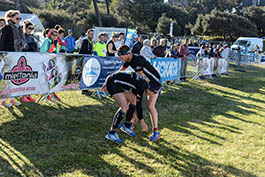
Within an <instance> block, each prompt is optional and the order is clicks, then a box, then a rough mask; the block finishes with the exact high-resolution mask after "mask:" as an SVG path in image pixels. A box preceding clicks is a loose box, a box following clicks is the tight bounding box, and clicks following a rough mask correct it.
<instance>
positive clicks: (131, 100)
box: [124, 93, 136, 128]
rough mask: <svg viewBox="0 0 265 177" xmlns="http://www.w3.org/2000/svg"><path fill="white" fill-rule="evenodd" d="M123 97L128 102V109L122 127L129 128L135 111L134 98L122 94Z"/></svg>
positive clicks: (133, 96) (130, 94)
mask: <svg viewBox="0 0 265 177" xmlns="http://www.w3.org/2000/svg"><path fill="white" fill-rule="evenodd" d="M124 95H125V97H126V99H127V101H128V102H129V108H128V111H127V112H126V122H125V123H124V125H125V126H126V127H127V128H129V127H130V126H131V121H132V118H133V115H134V113H135V109H136V106H135V105H136V96H135V95H134V94H133V93H124Z"/></svg>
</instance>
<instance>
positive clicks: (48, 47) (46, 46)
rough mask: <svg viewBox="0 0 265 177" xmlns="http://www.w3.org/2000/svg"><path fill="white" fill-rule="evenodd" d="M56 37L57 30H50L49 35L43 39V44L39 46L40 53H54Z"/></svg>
mask: <svg viewBox="0 0 265 177" xmlns="http://www.w3.org/2000/svg"><path fill="white" fill-rule="evenodd" d="M57 36H58V32H57V30H55V29H50V31H49V33H48V34H47V38H45V40H44V42H43V43H42V45H41V48H40V52H49V53H56V39H57Z"/></svg>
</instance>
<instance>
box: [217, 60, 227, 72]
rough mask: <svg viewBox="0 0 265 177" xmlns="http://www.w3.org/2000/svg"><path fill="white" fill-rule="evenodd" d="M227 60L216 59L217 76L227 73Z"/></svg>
mask: <svg viewBox="0 0 265 177" xmlns="http://www.w3.org/2000/svg"><path fill="white" fill-rule="evenodd" d="M227 66H228V63H227V60H226V59H218V73H219V74H223V73H227V72H228V71H227Z"/></svg>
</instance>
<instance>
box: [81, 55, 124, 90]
mask: <svg viewBox="0 0 265 177" xmlns="http://www.w3.org/2000/svg"><path fill="white" fill-rule="evenodd" d="M122 65H123V62H122V61H121V60H120V59H119V58H117V57H99V56H87V57H85V59H84V64H83V71H82V79H81V82H80V89H81V90H83V89H95V88H100V87H101V86H102V85H103V84H104V83H105V79H106V77H107V76H108V75H110V74H112V73H114V72H116V71H118V70H119V69H120V68H121V66H122Z"/></svg>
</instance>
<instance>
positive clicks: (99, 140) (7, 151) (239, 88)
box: [0, 66, 265, 177]
mask: <svg viewBox="0 0 265 177" xmlns="http://www.w3.org/2000/svg"><path fill="white" fill-rule="evenodd" d="M59 96H60V97H61V98H62V100H63V103H60V104H59V105H55V104H51V105H47V104H46V103H45V102H42V103H41V104H36V103H29V104H26V103H25V104H22V106H20V107H17V108H14V109H6V108H3V107H1V108H0V116H1V118H0V176H1V177H9V176H10V177H15V176H30V177H31V176H64V177H72V176H73V177H81V176H99V177H103V176H108V177H109V176H112V177H116V176H137V177H138V176H139V177H142V176H152V177H153V176H156V177H160V176H166V177H168V176H185V177H186V176H194V177H207V176H211V177H212V176H221V177H224V176H240V177H248V176H250V177H252V176H253V177H254V176H259V177H264V176H265V67H262V66H259V67H258V66H256V67H253V68H252V69H251V70H248V71H247V72H246V73H242V72H236V71H234V70H233V68H232V69H231V74H230V76H225V77H223V78H220V77H219V78H217V79H214V80H204V81H189V82H185V83H183V84H181V85H177V86H170V87H169V88H168V89H165V90H164V91H163V94H162V95H161V96H160V98H159V101H158V104H157V108H158V111H159V126H160V130H161V135H162V139H161V140H159V142H150V141H149V140H148V137H149V136H150V135H151V131H149V132H148V133H141V131H140V127H139V125H138V126H137V127H136V133H137V137H135V138H132V137H128V136H127V135H124V134H122V133H121V132H119V135H120V138H122V139H123V140H125V142H124V144H123V145H116V144H113V143H111V142H109V141H107V140H105V139H104V136H105V134H106V133H107V130H108V129H109V127H110V124H111V121H112V117H113V114H114V112H115V111H116V110H117V106H116V105H115V104H114V102H113V100H111V99H103V100H98V99H96V98H88V97H85V96H82V95H81V94H80V92H65V93H59ZM144 105H146V103H144ZM144 115H145V119H146V122H147V123H148V125H149V127H150V119H149V117H148V112H147V111H146V106H145V113H144Z"/></svg>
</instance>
